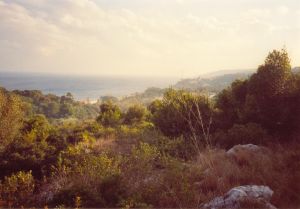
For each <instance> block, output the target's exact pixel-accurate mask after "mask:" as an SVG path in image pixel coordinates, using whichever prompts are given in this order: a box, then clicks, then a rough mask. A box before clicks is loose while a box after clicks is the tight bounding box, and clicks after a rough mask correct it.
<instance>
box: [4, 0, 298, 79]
mask: <svg viewBox="0 0 300 209" xmlns="http://www.w3.org/2000/svg"><path fill="white" fill-rule="evenodd" d="M283 47H285V48H286V49H287V50H288V52H289V54H290V57H291V60H292V65H293V66H300V2H299V0H284V1H283V0H0V71H6V72H39V73H62V74H79V75H81V74H82V75H129V76H133V75H142V76H148V75H155V76H156V75H158V76H170V75H172V76H180V77H189V76H197V75H200V74H204V73H209V72H213V71H217V70H226V69H253V68H257V66H258V65H260V64H262V63H263V62H264V59H265V57H266V56H267V54H268V52H269V51H271V50H273V49H281V48H283Z"/></svg>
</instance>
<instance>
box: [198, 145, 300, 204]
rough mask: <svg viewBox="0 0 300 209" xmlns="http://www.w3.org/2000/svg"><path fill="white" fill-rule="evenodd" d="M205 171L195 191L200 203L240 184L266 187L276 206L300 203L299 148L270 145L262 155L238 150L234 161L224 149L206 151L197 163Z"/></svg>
mask: <svg viewBox="0 0 300 209" xmlns="http://www.w3.org/2000/svg"><path fill="white" fill-rule="evenodd" d="M197 163H198V165H199V166H200V167H201V168H202V170H203V171H204V175H203V179H202V180H201V182H200V184H199V187H198V189H199V190H200V192H202V193H204V194H201V196H202V197H203V200H204V201H205V199H209V198H211V197H216V196H218V195H221V194H224V193H226V192H227V191H228V190H230V189H231V188H232V187H235V186H239V185H248V184H255V185H267V186H269V187H270V188H271V189H272V190H273V191H274V196H273V199H272V203H273V204H274V205H276V206H278V207H295V206H297V205H298V206H299V204H300V196H299V193H300V145H299V144H298V143H296V142H294V143H289V144H286V145H278V144H277V145H274V144H273V145H272V146H269V147H268V150H266V151H264V152H257V153H255V152H254V153H253V152H249V151H240V152H239V154H238V156H237V157H235V158H233V157H230V156H228V155H227V154H226V152H225V151H224V150H207V151H205V152H204V153H202V154H201V155H200V156H199V158H198V161H197Z"/></svg>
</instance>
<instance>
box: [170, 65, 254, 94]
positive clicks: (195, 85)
mask: <svg viewBox="0 0 300 209" xmlns="http://www.w3.org/2000/svg"><path fill="white" fill-rule="evenodd" d="M253 72H254V71H253V70H244V71H218V72H214V73H211V74H206V75H202V76H199V77H198V78H191V79H183V80H181V81H179V82H177V83H176V84H175V85H174V88H177V89H189V90H204V89H205V90H208V91H214V92H218V91H221V90H222V89H224V88H226V87H227V86H229V85H230V84H231V83H232V82H233V81H234V80H236V79H246V78H248V77H249V76H250V75H251V74H252V73H253Z"/></svg>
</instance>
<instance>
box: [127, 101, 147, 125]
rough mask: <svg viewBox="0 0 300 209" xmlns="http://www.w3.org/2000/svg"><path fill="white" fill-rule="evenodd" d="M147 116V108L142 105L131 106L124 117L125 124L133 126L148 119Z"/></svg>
mask: <svg viewBox="0 0 300 209" xmlns="http://www.w3.org/2000/svg"><path fill="white" fill-rule="evenodd" d="M147 114H148V113H147V110H146V108H145V107H143V106H142V105H134V106H131V107H129V109H128V110H127V112H126V114H125V116H124V123H126V124H131V125H132V124H137V123H140V122H142V121H144V120H145V119H146V117H147Z"/></svg>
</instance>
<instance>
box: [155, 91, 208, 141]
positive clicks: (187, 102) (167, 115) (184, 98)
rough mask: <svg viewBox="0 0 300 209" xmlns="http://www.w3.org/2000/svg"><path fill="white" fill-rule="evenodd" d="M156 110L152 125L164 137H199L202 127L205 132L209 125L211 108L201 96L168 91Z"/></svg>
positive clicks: (205, 98) (206, 99)
mask: <svg viewBox="0 0 300 209" xmlns="http://www.w3.org/2000/svg"><path fill="white" fill-rule="evenodd" d="M156 108H157V109H158V110H157V111H154V110H153V111H154V118H153V121H154V124H155V125H156V126H157V127H158V128H159V129H160V130H161V132H162V133H164V134H165V135H166V136H170V137H178V136H180V135H191V134H193V133H195V134H198V135H201V134H203V128H202V125H203V127H204V128H205V130H206V129H207V128H208V127H209V126H210V123H211V115H212V106H211V103H210V102H209V100H208V98H207V97H205V96H203V95H199V94H192V93H189V92H186V91H183V90H179V91H176V90H173V89H169V90H168V91H167V92H166V93H165V94H164V97H163V100H162V101H161V104H157V105H156ZM201 121H202V122H203V124H202V122H201Z"/></svg>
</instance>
